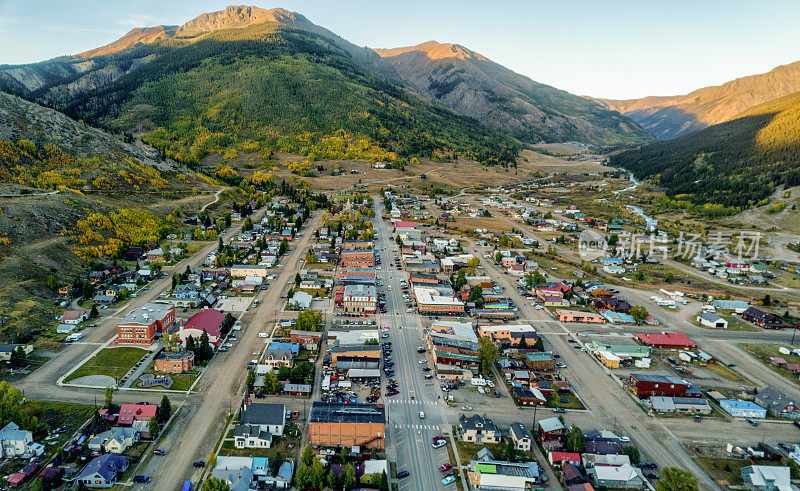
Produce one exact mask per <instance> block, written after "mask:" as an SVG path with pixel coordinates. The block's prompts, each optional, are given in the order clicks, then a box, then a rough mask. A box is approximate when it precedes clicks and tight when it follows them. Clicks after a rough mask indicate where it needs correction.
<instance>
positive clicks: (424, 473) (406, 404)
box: [373, 199, 453, 490]
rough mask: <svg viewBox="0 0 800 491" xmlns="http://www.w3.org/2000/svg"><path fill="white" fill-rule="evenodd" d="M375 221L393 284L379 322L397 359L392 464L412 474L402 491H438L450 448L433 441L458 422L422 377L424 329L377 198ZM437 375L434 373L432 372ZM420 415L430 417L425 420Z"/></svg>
mask: <svg viewBox="0 0 800 491" xmlns="http://www.w3.org/2000/svg"><path fill="white" fill-rule="evenodd" d="M375 205H376V217H375V219H374V222H373V223H374V229H375V231H376V233H377V234H378V235H379V238H378V239H377V240H376V241H375V248H376V251H378V253H379V254H380V257H381V261H382V263H383V269H382V272H381V273H380V274H379V275H378V276H379V278H382V279H383V280H384V288H386V287H388V286H389V285H391V288H392V291H387V292H386V314H384V315H380V316H378V319H379V320H378V323H380V324H381V325H388V326H390V329H389V332H390V340H391V341H392V348H393V358H394V361H395V367H394V368H395V370H396V372H397V373H396V375H395V377H394V378H396V379H397V382H398V385H399V389H400V393H399V394H397V395H396V396H393V397H389V398H386V397H384V401H385V403H386V408H387V428H386V434H387V439H388V451H389V453H390V457H391V458H392V460H395V461H396V462H397V470H398V471H400V470H408V471H409V472H410V473H411V475H410V476H409V477H408V478H406V479H404V480H400V481H399V485H400V489H401V490H406V489H410V490H417V489H438V488H440V487H443V486H442V484H441V475H440V474H439V471H438V469H437V467H438V466H439V464H442V463H445V462H448V461H449V459H448V455H447V449H446V448H444V447H443V448H439V449H434V448H433V446H432V441H431V440H432V438H433V437H434V436H436V435H441V434H442V430H444V429H446V430H447V431H449V425H450V424H452V423H453V420H452V419H451V418H449V417H448V414H447V412H448V411H447V409H448V408H447V406H446V404H445V403H444V401H443V400H442V399H441V397H440V394H441V391H440V390H439V387H438V384H436V383H434V382H435V380H431V381H426V380H425V379H424V378H423V372H422V367H423V366H430V367H431V368H433V367H432V365H433V362H432V361H431V360H428V364H427V365H422V364H420V363H419V360H420V359H424V358H427V354H426V353H422V354H418V353H417V347H418V346H423V345H424V344H425V343H424V341H423V330H422V323H421V322H420V317H419V315H417V314H415V313H407V312H406V305H405V302H404V301H403V296H402V288H401V286H400V280H401V279H402V278H403V277H404V275H405V273H400V272H399V271H397V270H396V269H395V268H394V265H393V259H394V255H395V254H396V253H397V252H398V250H397V245H396V244H395V243H394V241H393V240H392V233H391V229H389V228H388V227H387V226H386V223H385V222H384V221H383V220H382V219H381V218H380V217H381V214H382V211H383V203H382V202H381V200H380V199H375ZM431 373H432V372H431ZM420 411H422V412H424V414H425V418H424V419H421V418H420Z"/></svg>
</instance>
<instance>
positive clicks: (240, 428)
mask: <svg viewBox="0 0 800 491" xmlns="http://www.w3.org/2000/svg"><path fill="white" fill-rule="evenodd" d="M233 442H234V445H235V446H236V448H269V447H271V446H272V433H270V432H269V431H266V430H262V429H261V427H260V426H258V425H236V426H235V427H234V428H233Z"/></svg>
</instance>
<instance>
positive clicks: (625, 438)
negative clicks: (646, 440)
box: [619, 435, 631, 443]
mask: <svg viewBox="0 0 800 491" xmlns="http://www.w3.org/2000/svg"><path fill="white" fill-rule="evenodd" d="M619 441H621V442H623V443H628V442H630V441H631V439H630V438H628V437H627V436H624V435H623V436H621V437H619Z"/></svg>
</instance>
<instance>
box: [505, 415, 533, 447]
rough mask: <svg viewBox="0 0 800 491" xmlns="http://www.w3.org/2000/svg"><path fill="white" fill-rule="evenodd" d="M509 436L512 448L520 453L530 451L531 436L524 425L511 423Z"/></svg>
mask: <svg viewBox="0 0 800 491" xmlns="http://www.w3.org/2000/svg"><path fill="white" fill-rule="evenodd" d="M509 434H510V435H511V440H513V441H514V448H516V449H517V450H519V451H521V452H529V451H530V450H531V444H532V443H533V436H531V432H530V431H528V429H527V428H525V425H523V424H522V423H519V422H515V423H511V426H510V427H509Z"/></svg>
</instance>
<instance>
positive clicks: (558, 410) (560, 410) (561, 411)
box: [553, 407, 567, 413]
mask: <svg viewBox="0 0 800 491" xmlns="http://www.w3.org/2000/svg"><path fill="white" fill-rule="evenodd" d="M553 412H554V413H566V412H567V410H566V409H564V408H563V407H556V408H553Z"/></svg>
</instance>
